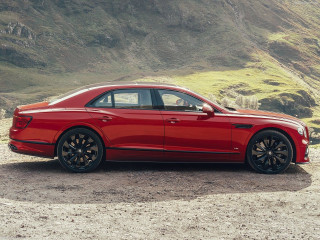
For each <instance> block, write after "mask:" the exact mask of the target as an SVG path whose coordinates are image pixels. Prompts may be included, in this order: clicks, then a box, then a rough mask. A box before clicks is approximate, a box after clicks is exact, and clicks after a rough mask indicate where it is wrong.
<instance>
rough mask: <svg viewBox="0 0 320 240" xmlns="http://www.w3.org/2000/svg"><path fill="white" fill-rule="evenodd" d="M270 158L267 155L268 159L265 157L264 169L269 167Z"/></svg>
mask: <svg viewBox="0 0 320 240" xmlns="http://www.w3.org/2000/svg"><path fill="white" fill-rule="evenodd" d="M269 165H270V164H269V158H268V157H267V158H266V159H265V161H264V164H263V169H265V170H266V169H268V168H269Z"/></svg>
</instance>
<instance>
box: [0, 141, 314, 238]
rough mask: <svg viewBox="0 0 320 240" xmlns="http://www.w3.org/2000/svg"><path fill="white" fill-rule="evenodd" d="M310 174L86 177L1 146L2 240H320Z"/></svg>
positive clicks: (112, 170)
mask: <svg viewBox="0 0 320 240" xmlns="http://www.w3.org/2000/svg"><path fill="white" fill-rule="evenodd" d="M319 153H320V151H319V150H316V149H313V150H312V151H311V158H312V160H313V162H312V163H311V164H309V165H303V166H301V165H299V166H297V165H292V166H290V168H289V169H288V171H287V172H286V173H285V174H280V175H275V176H270V175H262V174H257V173H255V172H253V171H251V170H250V169H249V168H248V167H246V166H243V165H221V164H152V163H105V164H104V165H103V166H102V168H100V169H99V170H98V171H96V172H94V173H89V174H72V173H68V172H66V171H64V170H63V169H61V167H60V166H59V163H58V161H57V160H51V159H43V158H35V157H30V156H23V155H17V154H14V153H12V152H10V151H9V150H8V148H7V146H6V145H5V144H1V145H0V179H1V180H0V239H44V238H45V239H170V240H171V239H286V240H287V239H320V161H319V158H318V154H319Z"/></svg>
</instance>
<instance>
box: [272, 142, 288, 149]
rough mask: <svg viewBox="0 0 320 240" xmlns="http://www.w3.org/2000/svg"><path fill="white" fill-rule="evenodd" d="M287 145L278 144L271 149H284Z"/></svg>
mask: <svg viewBox="0 0 320 240" xmlns="http://www.w3.org/2000/svg"><path fill="white" fill-rule="evenodd" d="M286 146H287V145H285V144H283V142H279V143H278V144H277V145H276V146H275V147H274V148H273V149H278V148H282V147H286Z"/></svg>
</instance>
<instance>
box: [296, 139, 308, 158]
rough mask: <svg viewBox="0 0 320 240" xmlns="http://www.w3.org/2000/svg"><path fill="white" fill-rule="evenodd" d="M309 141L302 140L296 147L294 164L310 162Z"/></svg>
mask: <svg viewBox="0 0 320 240" xmlns="http://www.w3.org/2000/svg"><path fill="white" fill-rule="evenodd" d="M308 143H309V141H305V140H303V141H302V145H300V146H299V149H297V150H298V151H297V158H296V164H305V163H309V162H310V158H309V146H308Z"/></svg>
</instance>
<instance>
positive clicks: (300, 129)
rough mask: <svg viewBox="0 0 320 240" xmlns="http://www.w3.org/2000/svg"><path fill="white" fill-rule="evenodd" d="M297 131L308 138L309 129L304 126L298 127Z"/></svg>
mask: <svg viewBox="0 0 320 240" xmlns="http://www.w3.org/2000/svg"><path fill="white" fill-rule="evenodd" d="M297 131H298V133H299V134H300V135H301V136H304V137H305V138H307V130H306V129H305V128H304V127H298V129H297Z"/></svg>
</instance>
